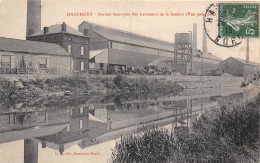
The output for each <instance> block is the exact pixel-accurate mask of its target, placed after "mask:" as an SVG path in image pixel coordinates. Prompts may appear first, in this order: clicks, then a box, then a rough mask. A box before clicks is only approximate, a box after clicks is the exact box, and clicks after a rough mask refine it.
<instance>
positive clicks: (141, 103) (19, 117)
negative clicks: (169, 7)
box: [0, 91, 250, 163]
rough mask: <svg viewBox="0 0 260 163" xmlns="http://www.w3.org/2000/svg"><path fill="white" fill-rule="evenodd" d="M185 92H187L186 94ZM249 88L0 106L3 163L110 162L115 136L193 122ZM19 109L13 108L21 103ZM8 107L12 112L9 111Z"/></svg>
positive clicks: (0, 162)
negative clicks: (208, 92)
mask: <svg viewBox="0 0 260 163" xmlns="http://www.w3.org/2000/svg"><path fill="white" fill-rule="evenodd" d="M184 94H185V93H184ZM249 94H250V91H238V92H230V94H225V95H224V96H223V95H219V94H215V95H214V94H210V95H208V94H197V95H189V96H187V95H179V96H172V97H171V96H166V97H156V98H148V99H145V98H141V99H140V98H136V99H135V98H131V100H129V99H128V100H124V99H122V98H120V97H122V95H121V96H119V97H116V98H113V100H99V101H92V102H90V101H86V102H84V101H83V102H82V101H81V102H79V103H78V102H77V100H76V101H74V103H73V105H62V103H59V102H57V104H56V105H52V107H50V108H48V107H47V108H46V107H45V108H44V109H43V108H41V107H40V106H31V105H30V106H28V105H25V106H24V105H23V104H22V103H18V104H15V106H16V107H11V108H12V109H10V108H8V107H10V106H6V105H1V106H2V108H1V113H0V163H8V162H10V163H13V162H14V163H16V162H17V163H22V162H26V163H30V162H39V163H46V162H60V163H66V162H69V163H71V162H82V163H83V162H88V163H89V162H107V160H108V159H109V158H110V156H111V153H112V149H113V148H114V146H115V140H116V139H118V138H119V137H120V136H121V135H130V134H133V133H136V132H137V131H141V130H142V129H143V128H145V127H149V126H152V125H155V124H156V125H159V126H167V128H171V127H172V128H173V126H176V125H177V126H178V125H179V126H188V125H189V121H188V120H189V119H190V117H191V116H194V115H195V116H199V115H200V114H201V113H204V112H206V111H210V108H212V107H217V106H218V105H222V104H225V103H226V102H245V101H247V100H248V97H249ZM17 105H18V106H20V107H18V108H19V109H13V108H17ZM7 110H8V111H7Z"/></svg>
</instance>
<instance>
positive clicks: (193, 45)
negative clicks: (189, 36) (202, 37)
mask: <svg viewBox="0 0 260 163" xmlns="http://www.w3.org/2000/svg"><path fill="white" fill-rule="evenodd" d="M192 49H195V50H197V24H196V23H195V24H193V40H192Z"/></svg>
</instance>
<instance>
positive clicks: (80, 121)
mask: <svg viewBox="0 0 260 163" xmlns="http://www.w3.org/2000/svg"><path fill="white" fill-rule="evenodd" d="M79 128H80V129H82V128H83V120H79ZM69 131H70V124H68V125H67V132H69Z"/></svg>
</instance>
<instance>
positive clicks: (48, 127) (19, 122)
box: [0, 110, 70, 143]
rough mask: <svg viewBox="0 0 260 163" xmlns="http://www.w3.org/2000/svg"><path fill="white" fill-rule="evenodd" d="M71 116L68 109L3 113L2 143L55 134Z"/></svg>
mask: <svg viewBox="0 0 260 163" xmlns="http://www.w3.org/2000/svg"><path fill="white" fill-rule="evenodd" d="M57 117H58V118H57ZM69 118H70V115H69V113H68V112H67V110H63V111H60V112H58V113H57V111H56V110H46V111H30V112H12V113H2V114H0V132H1V133H0V143H3V142H10V141H16V140H20V139H31V138H34V137H39V136H46V135H51V134H55V133H57V132H59V131H60V130H61V129H63V128H64V127H65V126H67V124H68V123H69Z"/></svg>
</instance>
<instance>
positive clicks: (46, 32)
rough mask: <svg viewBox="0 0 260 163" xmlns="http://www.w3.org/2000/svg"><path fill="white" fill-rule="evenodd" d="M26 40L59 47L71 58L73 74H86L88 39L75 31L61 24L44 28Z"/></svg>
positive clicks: (87, 66)
mask: <svg viewBox="0 0 260 163" xmlns="http://www.w3.org/2000/svg"><path fill="white" fill-rule="evenodd" d="M26 39H27V40H32V41H39V42H48V43H54V44H57V45H60V46H61V47H62V48H64V49H65V50H66V51H67V52H68V53H69V54H70V56H71V58H72V59H71V68H72V72H73V73H87V72H88V68H89V44H88V42H89V37H88V36H86V35H83V34H82V33H80V32H79V31H77V30H76V29H74V28H72V27H70V26H68V25H67V24H65V23H64V22H63V23H62V24H56V25H52V26H50V27H44V28H43V30H40V31H39V32H36V33H34V34H31V35H29V36H27V37H26Z"/></svg>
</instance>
